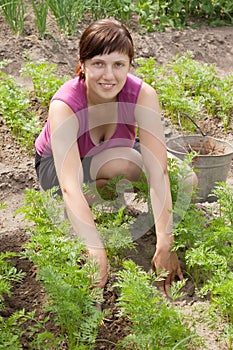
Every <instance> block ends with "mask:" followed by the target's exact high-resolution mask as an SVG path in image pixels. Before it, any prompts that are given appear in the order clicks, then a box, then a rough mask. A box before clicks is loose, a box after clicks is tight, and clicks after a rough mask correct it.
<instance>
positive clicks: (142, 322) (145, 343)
mask: <svg viewBox="0 0 233 350" xmlns="http://www.w3.org/2000/svg"><path fill="white" fill-rule="evenodd" d="M124 268H125V269H124V270H121V271H119V272H118V273H117V278H118V280H117V283H116V287H118V288H120V297H119V298H118V302H117V303H118V305H119V306H120V308H121V313H122V314H123V315H126V316H127V317H128V318H129V320H130V321H131V323H132V324H131V325H130V326H129V329H130V334H129V335H128V336H126V338H125V339H124V340H123V342H122V345H123V346H126V348H128V347H129V346H130V349H145V350H146V349H148V350H149V349H150V350H152V349H161V348H163V349H169V350H171V349H176V348H179V349H187V343H189V344H190V342H192V337H195V336H196V335H195V334H192V332H191V331H190V330H189V328H188V325H185V324H184V323H183V320H182V318H181V316H180V314H179V313H178V312H177V311H175V309H174V308H172V307H171V305H169V303H168V302H167V301H166V299H164V298H163V297H162V296H161V294H160V293H159V291H158V290H157V289H156V288H155V286H154V285H153V284H154V283H155V282H156V280H158V279H156V277H155V276H154V275H151V274H150V273H146V272H145V271H143V269H142V268H140V267H139V266H136V265H135V264H134V263H133V262H132V261H130V260H129V261H125V262H124ZM177 344H179V346H178V347H176V346H177ZM127 346H128V347H127Z"/></svg>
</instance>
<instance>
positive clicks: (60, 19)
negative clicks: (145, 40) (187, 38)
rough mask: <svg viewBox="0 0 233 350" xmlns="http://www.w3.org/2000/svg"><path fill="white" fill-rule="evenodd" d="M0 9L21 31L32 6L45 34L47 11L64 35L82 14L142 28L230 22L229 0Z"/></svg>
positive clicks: (37, 3)
mask: <svg viewBox="0 0 233 350" xmlns="http://www.w3.org/2000/svg"><path fill="white" fill-rule="evenodd" d="M0 6H1V12H2V14H3V15H4V16H5V18H6V20H7V21H8V23H9V24H10V26H11V27H12V29H13V30H14V31H15V32H16V33H19V34H22V33H23V30H24V20H25V13H26V11H27V8H28V7H29V6H30V7H32V8H33V11H34V14H35V24H36V27H37V29H38V32H39V35H40V36H41V37H44V35H45V34H46V19H47V14H48V11H50V12H51V13H52V14H53V15H54V16H55V18H56V21H57V25H58V28H59V29H60V30H61V32H62V33H64V34H65V35H68V36H70V35H73V34H74V33H75V32H76V28H77V24H78V22H81V21H83V19H85V18H88V19H90V18H92V19H97V18H104V17H111V16H113V17H115V18H118V19H119V20H121V21H123V22H125V23H127V24H130V21H132V20H134V21H135V20H136V22H137V24H138V25H139V26H140V27H141V29H142V30H145V31H154V30H165V28H166V27H172V28H176V29H181V28H184V27H186V26H197V25H198V24H200V23H201V22H203V21H204V22H206V23H208V24H210V25H220V24H225V25H226V24H229V25H232V24H233V3H232V1H231V0H134V1H130V0H113V1H112V0H98V1H96V0H87V1H82V0H27V1H24V0H0Z"/></svg>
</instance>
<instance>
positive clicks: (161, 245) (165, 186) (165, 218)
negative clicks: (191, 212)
mask: <svg viewBox="0 0 233 350" xmlns="http://www.w3.org/2000/svg"><path fill="white" fill-rule="evenodd" d="M136 119H137V122H138V126H139V138H140V145H141V153H142V158H143V163H144V166H145V168H146V172H147V174H148V177H149V185H150V196H151V203H152V210H153V215H154V220H155V227H156V236H157V244H156V252H155V255H154V258H153V264H154V265H155V267H156V268H157V269H158V270H162V269H166V270H167V271H168V273H169V274H168V277H167V278H166V280H165V284H164V288H163V290H164V291H165V293H166V294H167V292H168V287H169V286H170V283H171V282H172V281H173V280H174V277H175V275H176V274H177V275H178V276H179V277H180V278H181V279H182V278H183V276H182V273H181V270H180V267H179V263H178V259H177V256H176V254H175V253H173V252H171V251H170V248H171V245H172V243H173V233H172V230H173V217H172V199H171V191H170V184H169V177H168V169H167V151H166V144H165V137H164V131H163V126H162V122H161V116H160V108H159V103H158V98H157V94H156V92H155V90H154V89H153V88H152V87H150V86H149V85H147V84H145V83H144V84H143V86H142V89H141V92H140V94H139V98H138V103H137V107H136Z"/></svg>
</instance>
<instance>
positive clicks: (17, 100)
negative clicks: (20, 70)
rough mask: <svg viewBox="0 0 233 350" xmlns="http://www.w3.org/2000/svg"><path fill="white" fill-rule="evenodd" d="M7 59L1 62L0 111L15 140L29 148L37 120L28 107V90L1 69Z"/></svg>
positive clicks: (36, 131) (35, 130)
mask: <svg viewBox="0 0 233 350" xmlns="http://www.w3.org/2000/svg"><path fill="white" fill-rule="evenodd" d="M7 64H8V61H7V60H5V61H3V62H1V67H0V68H1V70H0V94H1V96H2V98H1V101H0V113H1V114H2V118H3V121H4V122H5V124H6V126H7V127H8V128H9V129H10V130H11V131H12V133H13V135H14V136H15V138H16V140H17V141H18V142H19V143H20V144H21V145H23V146H25V147H26V148H28V149H29V150H30V149H31V148H32V146H33V144H34V139H35V135H37V134H38V132H39V129H40V128H39V120H38V117H37V116H36V115H35V112H33V111H32V110H31V109H30V100H29V97H28V96H29V92H28V90H27V89H25V88H22V87H21V86H20V85H18V84H17V83H16V81H15V79H14V78H13V77H12V76H10V75H7V74H5V73H4V72H3V71H2V69H3V68H4V66H5V65H7Z"/></svg>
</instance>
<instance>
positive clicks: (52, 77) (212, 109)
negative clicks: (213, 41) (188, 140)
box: [0, 52, 233, 150]
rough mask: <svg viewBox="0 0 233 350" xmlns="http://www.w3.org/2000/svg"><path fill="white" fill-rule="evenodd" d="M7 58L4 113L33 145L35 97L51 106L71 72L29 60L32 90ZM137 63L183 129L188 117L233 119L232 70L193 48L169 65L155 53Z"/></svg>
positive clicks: (0, 83)
mask: <svg viewBox="0 0 233 350" xmlns="http://www.w3.org/2000/svg"><path fill="white" fill-rule="evenodd" d="M8 63H9V61H7V60H3V61H2V62H1V65H0V92H1V96H2V99H1V101H0V113H1V115H2V118H3V120H4V122H5V124H6V126H7V127H8V128H9V129H10V130H11V131H12V133H13V135H14V136H15V137H16V139H17V140H18V142H19V143H20V144H21V145H24V146H26V147H27V148H28V149H29V150H30V149H32V148H33V144H34V139H35V137H36V135H37V134H38V133H39V130H40V128H41V126H40V123H39V118H38V117H37V116H36V113H35V112H34V111H33V108H32V106H31V105H32V99H34V100H37V101H38V102H39V103H40V104H41V105H42V106H44V107H45V108H46V109H48V106H49V102H50V100H51V98H52V96H53V95H54V93H55V92H56V91H57V89H58V88H59V87H60V86H61V85H62V84H63V83H64V82H65V81H66V80H67V79H69V77H68V76H63V77H59V76H58V75H57V73H56V64H51V63H48V62H45V61H39V62H37V63H34V62H31V61H27V62H26V63H25V64H24V66H23V67H22V69H21V71H20V72H21V76H22V77H29V78H30V79H31V81H32V84H33V91H29V89H26V88H23V87H22V86H21V85H19V84H18V83H17V82H16V80H15V79H14V78H13V77H12V76H10V75H7V74H5V73H4V67H5V66H6V65H7V64H8ZM137 64H138V66H137V68H136V73H137V75H138V76H141V77H142V78H143V79H144V80H145V81H146V82H147V83H149V84H150V85H151V86H153V87H154V88H155V89H156V90H157V91H158V95H159V100H160V104H161V107H162V109H163V112H164V113H165V115H167V116H168V117H169V118H170V119H171V121H172V122H173V123H174V124H178V122H179V120H181V121H182V127H183V128H184V129H187V130H193V129H194V124H193V123H191V122H190V121H189V118H191V119H192V120H193V121H198V119H202V118H205V117H206V116H207V115H208V116H210V117H217V118H219V120H222V121H223V124H224V126H225V129H227V128H228V126H229V125H230V124H231V122H232V115H233V100H232V88H233V74H229V75H228V76H226V77H224V78H220V77H219V76H218V75H217V71H216V70H215V66H214V65H209V64H205V63H201V62H198V61H196V60H195V59H193V57H192V53H191V52H187V53H186V54H184V55H183V56H176V57H174V59H173V60H172V61H171V62H169V63H167V64H166V65H158V64H157V63H156V61H155V60H154V58H152V57H150V58H148V59H143V58H141V59H138V60H137Z"/></svg>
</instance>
